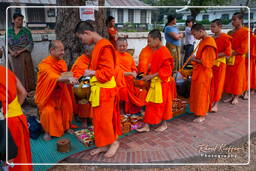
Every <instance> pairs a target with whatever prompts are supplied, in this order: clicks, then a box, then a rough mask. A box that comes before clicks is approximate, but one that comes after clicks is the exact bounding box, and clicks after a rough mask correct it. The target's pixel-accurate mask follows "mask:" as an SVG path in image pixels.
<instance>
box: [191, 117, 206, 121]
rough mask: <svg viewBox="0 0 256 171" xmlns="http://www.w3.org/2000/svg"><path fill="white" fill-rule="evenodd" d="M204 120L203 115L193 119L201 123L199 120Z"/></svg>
mask: <svg viewBox="0 0 256 171" xmlns="http://www.w3.org/2000/svg"><path fill="white" fill-rule="evenodd" d="M204 120H205V117H204V116H200V117H198V118H196V119H194V120H193V122H196V123H201V122H203V121H204Z"/></svg>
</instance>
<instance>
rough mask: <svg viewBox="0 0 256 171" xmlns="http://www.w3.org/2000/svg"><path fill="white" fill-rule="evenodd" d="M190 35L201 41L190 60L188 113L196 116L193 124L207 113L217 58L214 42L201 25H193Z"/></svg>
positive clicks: (203, 118) (200, 120)
mask: <svg viewBox="0 0 256 171" xmlns="http://www.w3.org/2000/svg"><path fill="white" fill-rule="evenodd" d="M191 34H192V35H193V36H194V37H195V38H196V39H198V40H201V41H200V43H199V45H198V50H197V53H196V56H195V57H193V58H192V64H193V73H192V82H191V89H190V111H191V112H193V113H194V114H195V115H196V116H198V118H196V119H195V120H194V121H195V122H202V121H204V120H205V116H206V114H207V112H208V111H209V105H210V87H211V80H212V75H213V74H212V67H213V64H214V60H215V59H216V58H217V45H216V43H215V40H214V39H213V38H212V37H210V36H208V35H207V33H206V31H205V28H204V26H203V25H201V24H194V25H193V26H192V28H191Z"/></svg>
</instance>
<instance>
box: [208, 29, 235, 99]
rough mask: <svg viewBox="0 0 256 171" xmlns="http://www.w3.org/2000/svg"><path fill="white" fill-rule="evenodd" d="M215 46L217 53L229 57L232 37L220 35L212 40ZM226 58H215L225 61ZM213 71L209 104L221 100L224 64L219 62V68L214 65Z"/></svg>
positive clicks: (224, 72) (224, 73) (224, 71)
mask: <svg viewBox="0 0 256 171" xmlns="http://www.w3.org/2000/svg"><path fill="white" fill-rule="evenodd" d="M214 39H215V42H216V45H217V52H218V53H224V54H225V55H226V56H230V55H231V53H232V46H231V39H232V37H231V36H229V35H227V34H225V33H221V34H220V35H219V37H216V38H214ZM226 56H223V57H217V59H218V58H224V61H226V59H225V58H226ZM212 70H213V78H212V83H211V104H212V103H213V102H218V101H219V100H220V99H221V96H222V93H223V90H224V83H225V76H226V62H225V63H224V62H219V66H216V65H214V66H213V67H212Z"/></svg>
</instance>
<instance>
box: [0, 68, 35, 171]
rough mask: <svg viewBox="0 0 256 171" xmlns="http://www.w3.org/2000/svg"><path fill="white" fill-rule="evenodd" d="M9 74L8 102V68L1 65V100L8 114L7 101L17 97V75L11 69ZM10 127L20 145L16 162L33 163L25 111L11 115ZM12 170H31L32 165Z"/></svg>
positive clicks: (4, 110)
mask: <svg viewBox="0 0 256 171" xmlns="http://www.w3.org/2000/svg"><path fill="white" fill-rule="evenodd" d="M7 72H8V73H7V74H8V102H6V88H7V87H6V68H5V67H3V66H1V65H0V75H1V77H0V101H1V102H2V105H3V112H4V115H6V103H8V104H10V103H11V102H12V101H13V100H14V99H15V98H16V97H17V88H16V76H15V75H14V73H12V72H11V71H10V70H9V69H7ZM8 127H9V130H10V132H11V134H12V137H13V140H14V142H15V144H16V145H17V147H18V153H17V156H16V157H15V158H14V159H13V162H14V163H15V164H16V163H32V155H31V150H30V137H29V130H28V127H27V119H26V117H25V116H24V114H23V113H21V114H20V116H15V117H9V118H8ZM9 170H10V171H17V170H18V171H31V170H33V168H32V166H31V165H24V166H21V165H20V166H18V165H15V166H14V167H13V168H11V167H10V168H9Z"/></svg>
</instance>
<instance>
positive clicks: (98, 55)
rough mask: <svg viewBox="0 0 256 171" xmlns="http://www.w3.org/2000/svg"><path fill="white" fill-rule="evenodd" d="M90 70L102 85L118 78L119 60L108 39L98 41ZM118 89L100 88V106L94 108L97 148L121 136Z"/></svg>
mask: <svg viewBox="0 0 256 171" xmlns="http://www.w3.org/2000/svg"><path fill="white" fill-rule="evenodd" d="M91 60H92V61H91V65H90V69H92V70H95V71H96V73H95V76H96V78H97V80H98V81H99V82H100V83H105V82H107V81H110V80H111V78H112V77H115V78H116V76H117V72H118V69H119V68H118V67H119V60H118V58H117V55H116V53H115V49H114V47H113V45H112V44H111V43H110V42H109V41H108V40H107V39H104V38H103V39H101V40H100V41H98V42H97V43H96V45H95V47H94V49H93V52H92V59H91ZM117 92H118V90H117V87H115V88H100V105H99V106H98V107H92V112H93V126H94V135H95V144H96V146H97V147H102V146H106V145H109V144H112V143H113V142H114V141H115V140H116V139H117V137H118V135H121V122H120V112H119V101H118V100H117Z"/></svg>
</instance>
